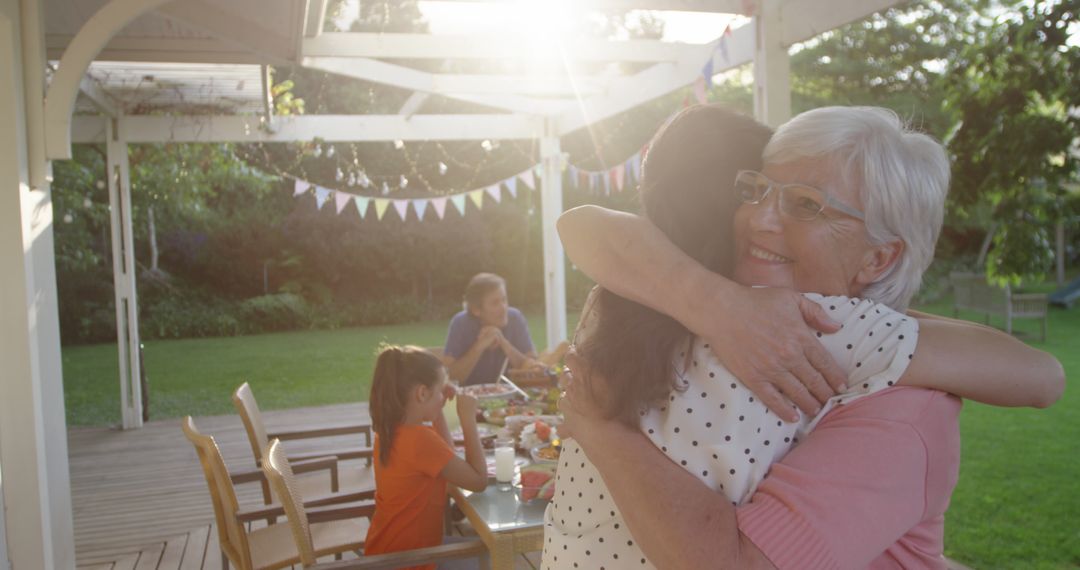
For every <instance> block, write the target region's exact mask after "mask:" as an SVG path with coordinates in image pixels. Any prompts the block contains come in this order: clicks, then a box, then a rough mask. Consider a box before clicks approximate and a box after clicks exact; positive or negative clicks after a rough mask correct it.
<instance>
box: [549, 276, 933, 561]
mask: <svg viewBox="0 0 1080 570" xmlns="http://www.w3.org/2000/svg"><path fill="white" fill-rule="evenodd" d="M806 297H807V298H809V299H811V300H813V301H815V302H817V303H818V304H820V305H821V306H822V307H823V308H824V309H825V310H826V311H827V313H828V314H829V316H831V317H832V318H833V319H834V320H836V321H838V322H840V323H842V328H841V329H840V330H839V331H838V332H837V333H835V334H820V333H819V337H820V340H821V342H822V344H823V345H824V346H825V348H826V349H828V351H829V353H830V354H831V355H832V356H833V358H834V359H835V360H836V362H837V364H839V365H840V367H841V368H842V369H844V370H845V371H847V373H848V390H847V391H846V392H844V393H843V394H839V395H837V396H834V397H833V398H832V399H830V400H829V401H828V402H827V403H826V404H825V405H824V406H823V407H822V410H821V412H820V413H819V414H817V415H816V416H814V417H812V418H811V417H808V416H805V415H802V414H801V412H800V415H801V418H800V420H799V421H798V422H796V423H786V422H783V421H781V420H780V419H779V418H777V417H776V415H775V414H773V413H771V412H769V410H768V408H766V407H765V406H764V405H762V404H761V402H759V401H758V400H757V397H756V396H754V394H753V393H752V392H750V390H748V389H747V388H746V387H745V386H743V384H742V383H741V382H739V380H738V379H736V378H735V377H734V376H732V374H731V373H730V372H728V370H727V369H726V368H724V366H723V365H722V364H720V362H719V360H717V358H716V357H715V356H714V355H713V353H712V351H711V349H710V347H709V345H708V344H704V343H703V342H702V341H701V340H700V339H698V340H696V341H694V342H692V343H691V346H690V347H689V351H690V358H689V359H687V358H686V353H685V352H683V351H682V350H680V351H679V352H678V353H677V354H675V355H673V357H674V360H675V369H676V375H677V376H678V382H677V385H679V386H680V387H681V388H680V389H677V390H673V391H672V392H671V395H670V396H669V397H668V401H667V402H664V403H661V404H658V405H656V406H653V407H651V408H650V409H648V410H646V411H645V412H644V414H643V416H642V418H641V429H642V431H643V432H644V433H645V434H646V435H647V436H648V437H649V439H650V440H652V442H653V444H655V445H656V446H657V447H659V448H660V450H661V451H663V452H664V453H665V454H666V455H667V456H668V457H669V458H670V459H671V460H672V461H674V462H675V463H677V464H679V465H681V466H682V467H683V468H684V469H686V470H687V471H689V472H690V473H693V474H694V475H695V476H697V478H698V479H700V480H701V481H702V482H703V483H705V484H706V485H708V486H709V487H711V488H712V489H714V490H716V491H718V492H721V493H723V494H724V495H725V496H727V497H728V499H730V500H731V502H732V504H741V503H742V502H744V501H746V500H748V499H749V498H750V496H751V495H753V493H754V490H755V489H756V488H757V485H758V483H760V482H761V480H762V478H764V477H765V474H766V473H767V472H768V470H769V466H770V465H772V464H773V462H775V461H777V460H779V459H780V458H782V457H783V456H784V455H785V454H787V452H788V451H789V450H790V449H791V448H792V446H794V445H796V444H797V443H798V441H799V438H800V437H804V436H805V435H806V434H807V433H809V432H810V430H812V429H813V428H814V426H815V425H816V424H817V422H818V421H819V420H820V419H821V418H822V417H823V416H824V415H825V414H826V413H828V412H829V411H830V410H831V409H833V408H834V407H836V406H840V405H843V404H846V403H848V402H851V401H853V400H856V399H858V398H861V397H863V396H866V395H868V394H871V393H873V392H876V391H879V390H882V389H885V388H888V387H889V386H892V385H893V384H894V383H895V382H896V381H897V380H898V379H899V378H900V376H901V375H902V374H903V372H904V370H906V369H907V366H908V363H909V361H910V359H911V357H912V355H913V354H914V352H915V345H916V343H917V341H918V330H919V329H918V321H916V320H915V319H912V318H909V317H906V316H904V315H902V314H900V313H897V312H896V311H893V310H892V309H889V308H888V307H885V306H884V305H879V304H877V303H874V302H872V301H867V300H860V299H851V298H848V297H822V296H821V295H815V294H807V295H806ZM687 360H689V362H687ZM544 519H545V520H544V550H543V557H542V568H551V569H554V568H630V567H632V568H652V567H653V566H652V564H651V563H650V562H649V561H648V559H647V558H646V557H645V555H644V554H643V553H642V552H641V550H640V548H638V547H637V545H636V544H635V542H634V540H633V537H632V536H631V535H630V531H629V530H628V529H627V528H626V523H625V522H624V521H623V518H622V516H621V514H620V513H619V510H618V508H616V506H615V503H614V501H612V500H611V496H610V493H608V490H607V487H606V486H605V485H604V482H603V480H602V479H601V478H600V474H599V472H597V471H596V468H595V467H593V465H592V464H591V463H590V462H589V460H588V459H587V458H586V457H585V452H584V451H582V450H581V448H580V447H579V446H578V445H577V442H575V441H573V440H568V441H567V442H566V444H565V446H564V448H563V453H562V456H561V457H560V460H559V468H558V471H557V474H556V483H555V497H554V499H553V500H552V502H551V504H550V505H548V508H547V511H546V513H545V517H544Z"/></svg>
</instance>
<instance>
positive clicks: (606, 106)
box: [559, 26, 754, 134]
mask: <svg viewBox="0 0 1080 570" xmlns="http://www.w3.org/2000/svg"><path fill="white" fill-rule="evenodd" d="M715 45H716V44H707V45H704V46H697V49H696V50H694V51H690V50H687V53H686V54H685V55H684V56H683V59H682V60H681V61H679V62H678V63H677V64H657V65H654V66H653V67H650V68H648V69H646V70H644V71H642V72H640V73H638V74H637V75H634V76H632V77H627V78H620V79H618V80H616V81H613V82H612V85H611V88H610V89H609V91H608V92H607V93H605V94H603V95H599V96H595V97H590V98H588V99H585V100H584V101H582V102H581V104H580V105H575V106H574V107H572V108H570V109H568V110H567V111H566V112H564V113H563V114H561V115H560V116H559V129H560V132H561V133H563V134H566V133H569V132H571V131H574V130H577V129H580V128H582V127H584V126H586V125H588V124H591V123H595V122H597V121H602V120H604V119H606V118H608V117H611V116H614V115H617V114H619V113H622V112H623V111H627V110H629V109H632V108H634V107H636V106H638V105H641V104H643V103H645V102H648V101H651V100H653V99H655V98H657V97H660V96H663V95H666V94H668V93H671V92H672V91H674V90H676V89H679V88H681V87H685V86H687V85H690V84H692V83H693V82H694V81H695V80H696V79H697V78H698V77H699V76H700V75H701V70H702V68H703V67H704V66H705V63H706V62H708V60H709V58H710V57H712V58H713V72H714V73H720V72H722V71H725V70H728V69H732V68H735V67H739V66H740V65H745V64H747V63H749V62H751V61H753V57H754V31H753V27H752V26H742V27H740V28H738V29H736V30H734V31H733V32H732V33H731V35H730V36H728V37H727V38H726V39H725V40H724V47H725V49H723V50H720V49H716V50H715V51H714V46H715Z"/></svg>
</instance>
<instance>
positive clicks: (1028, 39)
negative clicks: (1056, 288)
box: [945, 0, 1080, 283]
mask: <svg viewBox="0 0 1080 570" xmlns="http://www.w3.org/2000/svg"><path fill="white" fill-rule="evenodd" d="M1015 9H1016V11H1015V12H1012V13H1008V14H1004V15H1003V16H1001V17H1000V18H999V19H998V21H997V22H996V23H995V24H994V25H993V26H992V27H991V28H990V29H989V30H988V32H987V33H986V34H984V35H981V36H979V37H978V38H976V39H977V41H974V42H972V43H971V44H970V45H968V46H966V47H965V48H964V49H963V50H961V51H960V52H959V53H958V54H957V57H956V58H955V59H952V60H951V61H950V64H949V74H948V76H947V79H946V81H945V86H946V87H947V97H948V103H949V107H950V110H951V111H952V112H953V113H954V114H955V116H956V118H957V119H958V124H957V127H956V129H955V131H954V132H953V133H952V135H951V136H950V137H949V140H948V145H949V150H950V152H951V153H952V155H953V184H952V196H951V203H952V205H953V208H954V210H955V212H956V214H957V215H958V216H960V217H965V216H973V215H976V214H977V213H978V212H979V210H980V208H984V209H989V211H990V217H991V219H992V220H993V221H994V222H995V223H996V224H998V225H1000V230H999V231H998V232H997V233H996V234H995V235H994V236H993V248H992V249H991V251H990V255H989V257H988V258H987V267H986V269H987V274H988V275H989V276H990V277H991V278H994V279H996V280H998V281H1011V282H1014V283H1015V282H1019V281H1020V280H1021V279H1023V278H1028V277H1036V276H1041V275H1042V274H1043V273H1045V271H1046V270H1048V269H1049V267H1050V263H1051V261H1052V260H1053V251H1052V249H1051V247H1052V246H1051V239H1050V236H1049V232H1050V229H1051V228H1052V227H1053V226H1052V224H1053V223H1054V222H1057V221H1058V220H1060V219H1062V218H1063V216H1064V215H1065V213H1066V191H1065V187H1066V186H1067V185H1068V184H1069V183H1070V182H1073V183H1075V182H1076V180H1077V174H1078V165H1080V161H1078V154H1077V147H1076V140H1077V133H1078V132H1080V114H1077V112H1076V110H1077V109H1078V108H1080V89H1077V86H1076V77H1077V76H1078V72H1080V47H1078V46H1076V45H1075V44H1070V43H1069V38H1070V31H1071V32H1072V33H1073V34H1075V23H1076V18H1077V16H1078V11H1080V2H1078V1H1077V0H1066V1H1058V2H1055V1H1039V2H1034V3H1032V4H1030V5H1019V6H1016V7H1015ZM1070 28H1072V30H1070Z"/></svg>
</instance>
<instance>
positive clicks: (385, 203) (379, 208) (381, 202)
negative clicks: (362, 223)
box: [375, 198, 390, 220]
mask: <svg viewBox="0 0 1080 570" xmlns="http://www.w3.org/2000/svg"><path fill="white" fill-rule="evenodd" d="M388 207H390V200H386V199H384V198H375V219H378V220H381V219H382V217H383V214H385V213H386V209H387V208H388Z"/></svg>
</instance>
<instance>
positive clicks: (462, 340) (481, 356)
mask: <svg viewBox="0 0 1080 570" xmlns="http://www.w3.org/2000/svg"><path fill="white" fill-rule="evenodd" d="M535 358H536V349H535V348H534V347H533V342H532V338H531V337H530V336H529V327H528V324H527V323H526V322H525V315H523V314H521V311H519V310H517V309H515V308H513V307H511V306H509V303H508V302H507V300H506V281H505V280H503V278H502V277H499V276H498V275H495V274H494V273H479V274H477V275H475V276H473V278H472V279H471V280H470V281H469V285H468V287H466V288H465V310H464V311H461V312H460V313H458V314H456V315H454V318H453V319H451V320H450V330H449V332H447V334H446V347H445V349H444V350H443V362H445V363H446V368H447V370H449V372H450V378H451V379H453V380H457V381H458V382H459V383H460V384H461V385H462V386H468V385H470V384H485V383H488V382H494V381H496V380H498V378H499V374H500V373H501V372H502V371H503V370H505V369H507V368H523V367H532V366H542V365H540V364H539V363H537V362H536V361H535V360H534V359H535Z"/></svg>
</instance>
